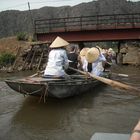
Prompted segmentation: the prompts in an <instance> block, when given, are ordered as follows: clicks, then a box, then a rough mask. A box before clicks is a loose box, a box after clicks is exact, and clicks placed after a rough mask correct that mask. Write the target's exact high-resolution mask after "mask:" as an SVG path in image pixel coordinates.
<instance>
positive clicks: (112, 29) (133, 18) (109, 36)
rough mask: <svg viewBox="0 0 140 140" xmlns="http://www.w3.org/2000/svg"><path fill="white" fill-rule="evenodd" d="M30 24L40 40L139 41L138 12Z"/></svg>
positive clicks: (44, 20) (39, 20) (48, 20)
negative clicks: (56, 38)
mask: <svg viewBox="0 0 140 140" xmlns="http://www.w3.org/2000/svg"><path fill="white" fill-rule="evenodd" d="M34 25H35V35H36V38H37V40H40V41H46V40H47V41H49V42H52V41H53V40H54V39H55V37H56V36H61V37H62V38H64V39H66V40H67V41H69V42H90V41H121V40H140V13H133V14H114V15H93V16H81V17H66V18H54V19H37V20H35V22H34Z"/></svg>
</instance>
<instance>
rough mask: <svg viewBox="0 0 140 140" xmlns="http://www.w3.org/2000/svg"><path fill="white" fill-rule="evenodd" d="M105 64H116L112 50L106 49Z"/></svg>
mask: <svg viewBox="0 0 140 140" xmlns="http://www.w3.org/2000/svg"><path fill="white" fill-rule="evenodd" d="M107 62H109V63H112V64H116V53H115V52H114V50H113V49H112V48H109V49H108V52H107Z"/></svg>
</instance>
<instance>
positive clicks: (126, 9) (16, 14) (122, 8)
mask: <svg viewBox="0 0 140 140" xmlns="http://www.w3.org/2000/svg"><path fill="white" fill-rule="evenodd" d="M139 7H140V1H139V2H131V1H128V0H98V1H92V2H88V3H81V4H79V5H76V6H73V7H70V6H63V7H42V8H40V9H36V10H31V12H29V11H16V10H9V11H3V12H0V29H1V30H0V38H2V37H7V36H13V35H16V34H17V33H18V32H27V33H32V32H33V24H32V23H33V20H35V19H42V18H56V17H57V18H59V17H68V16H71V17H74V16H90V15H101V14H102V15H104V14H128V13H140V8H139Z"/></svg>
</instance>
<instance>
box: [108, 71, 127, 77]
mask: <svg viewBox="0 0 140 140" xmlns="http://www.w3.org/2000/svg"><path fill="white" fill-rule="evenodd" d="M111 74H113V75H116V76H120V77H128V75H127V74H123V73H114V72H112V73H111Z"/></svg>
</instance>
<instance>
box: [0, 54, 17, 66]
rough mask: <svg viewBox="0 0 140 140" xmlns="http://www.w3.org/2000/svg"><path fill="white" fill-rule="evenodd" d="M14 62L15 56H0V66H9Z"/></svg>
mask: <svg viewBox="0 0 140 140" xmlns="http://www.w3.org/2000/svg"><path fill="white" fill-rule="evenodd" d="M14 61H15V55H13V54H10V53H3V54H0V66H6V65H11V64H13V62H14Z"/></svg>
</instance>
